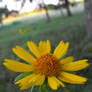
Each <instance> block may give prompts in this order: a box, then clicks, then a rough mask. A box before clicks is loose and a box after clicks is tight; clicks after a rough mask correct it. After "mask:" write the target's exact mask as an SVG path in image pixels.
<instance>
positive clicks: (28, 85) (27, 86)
mask: <svg viewBox="0 0 92 92" xmlns="http://www.w3.org/2000/svg"><path fill="white" fill-rule="evenodd" d="M32 85H33V84H32V83H27V84H25V85H23V86H22V87H21V88H20V90H21V91H23V90H26V89H28V88H30V87H31V86H32Z"/></svg>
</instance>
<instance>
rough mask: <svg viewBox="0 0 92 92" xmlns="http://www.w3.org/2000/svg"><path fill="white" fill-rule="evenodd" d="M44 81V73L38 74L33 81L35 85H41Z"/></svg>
mask: <svg viewBox="0 0 92 92" xmlns="http://www.w3.org/2000/svg"><path fill="white" fill-rule="evenodd" d="M44 81H45V75H39V77H38V78H37V80H36V81H35V84H36V85H42V84H43V83H44Z"/></svg>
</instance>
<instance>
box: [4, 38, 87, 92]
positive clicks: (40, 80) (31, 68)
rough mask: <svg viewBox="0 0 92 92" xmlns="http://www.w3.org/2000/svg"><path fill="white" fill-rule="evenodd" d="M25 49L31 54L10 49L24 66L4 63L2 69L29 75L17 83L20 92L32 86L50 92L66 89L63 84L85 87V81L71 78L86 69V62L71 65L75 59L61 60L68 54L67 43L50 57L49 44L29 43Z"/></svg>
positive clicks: (62, 44) (80, 78) (20, 48)
mask: <svg viewBox="0 0 92 92" xmlns="http://www.w3.org/2000/svg"><path fill="white" fill-rule="evenodd" d="M27 46H28V48H29V49H30V51H31V52H32V53H33V55H34V57H33V55H31V54H30V53H29V52H27V51H26V50H25V49H23V48H22V47H20V46H16V48H13V49H12V50H13V52H14V53H15V54H16V55H17V56H18V57H19V58H21V59H23V60H24V61H26V63H21V62H19V61H16V60H11V59H5V61H4V63H3V64H4V66H6V67H7V68H8V69H9V70H12V71H14V72H23V73H28V74H27V75H26V76H24V77H23V78H21V79H20V80H18V81H16V82H15V84H19V87H20V90H25V89H28V88H30V87H31V86H32V85H36V86H41V85H43V84H45V83H47V84H48V85H49V87H50V88H51V89H53V90H57V89H58V88H59V87H60V86H62V87H66V85H65V84H64V82H66V83H71V84H84V83H85V82H86V81H87V78H85V77H82V76H78V75H75V74H72V72H73V71H74V72H75V71H79V70H82V69H84V68H86V67H87V66H88V63H87V61H88V60H87V59H84V60H78V61H74V57H72V56H68V57H66V58H62V57H63V56H64V55H65V54H66V53H67V50H68V47H69V42H66V43H64V42H63V41H61V42H60V43H59V45H58V46H57V47H56V48H55V50H54V52H53V53H51V44H50V41H49V40H47V41H40V42H39V45H38V46H37V45H36V44H35V43H34V42H32V41H28V42H27Z"/></svg>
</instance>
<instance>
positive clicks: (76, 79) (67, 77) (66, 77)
mask: <svg viewBox="0 0 92 92" xmlns="http://www.w3.org/2000/svg"><path fill="white" fill-rule="evenodd" d="M58 78H59V79H60V80H62V81H64V82H67V83H71V84H84V83H85V82H86V81H87V78H85V77H81V76H78V75H75V74H71V73H67V72H62V73H61V76H59V77H58Z"/></svg>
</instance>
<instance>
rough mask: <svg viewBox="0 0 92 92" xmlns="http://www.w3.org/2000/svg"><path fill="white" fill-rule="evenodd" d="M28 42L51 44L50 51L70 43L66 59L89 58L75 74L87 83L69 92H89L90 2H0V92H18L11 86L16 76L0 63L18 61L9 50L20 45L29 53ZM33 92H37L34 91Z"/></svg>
mask: <svg viewBox="0 0 92 92" xmlns="http://www.w3.org/2000/svg"><path fill="white" fill-rule="evenodd" d="M28 40H33V41H35V42H36V43H38V42H39V41H40V40H50V41H51V44H52V51H53V50H54V48H55V47H56V46H57V44H58V43H59V42H60V41H61V40H64V41H69V42H70V48H69V51H68V53H67V56H68V55H71V56H74V57H75V60H78V59H84V58H88V59H89V63H90V66H89V67H88V68H86V69H84V70H82V71H80V72H77V74H79V75H83V76H85V77H87V78H88V79H89V80H88V82H87V83H86V84H84V85H70V87H71V88H72V92H92V67H91V65H92V64H91V62H92V61H91V60H92V0H85V1H84V0H0V92H20V90H19V88H18V87H17V86H16V85H14V78H15V77H16V76H17V75H18V74H19V73H15V72H12V71H9V70H8V69H6V68H5V67H4V66H3V65H2V62H3V61H4V59H5V58H10V59H15V60H20V59H19V58H18V57H17V56H16V55H14V54H13V52H12V48H13V47H15V46H16V45H20V46H22V47H23V48H25V49H26V50H28V48H27V45H26V42H27V41H28ZM20 61H21V60H20ZM23 92H27V91H23ZM28 92H29V90H28ZM34 92H39V91H38V90H37V88H35V90H34ZM52 92H60V90H58V91H52ZM63 92H67V91H66V90H65V89H64V90H63Z"/></svg>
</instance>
